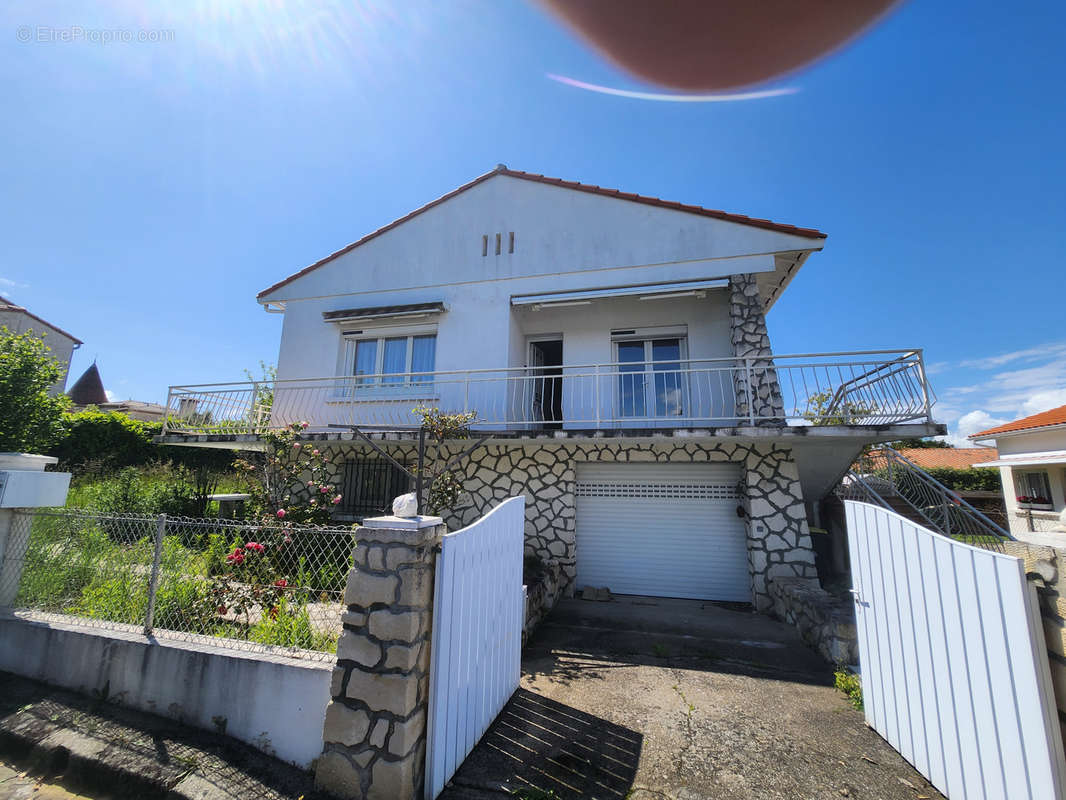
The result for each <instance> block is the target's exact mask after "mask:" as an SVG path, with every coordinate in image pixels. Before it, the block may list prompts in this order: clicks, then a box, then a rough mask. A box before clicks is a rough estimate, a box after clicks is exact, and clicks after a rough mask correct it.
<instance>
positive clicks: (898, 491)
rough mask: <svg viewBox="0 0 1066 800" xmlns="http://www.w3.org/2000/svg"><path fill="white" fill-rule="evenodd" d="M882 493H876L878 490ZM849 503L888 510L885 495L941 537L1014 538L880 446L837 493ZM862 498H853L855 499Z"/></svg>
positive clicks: (979, 540) (986, 540)
mask: <svg viewBox="0 0 1066 800" xmlns="http://www.w3.org/2000/svg"><path fill="white" fill-rule="evenodd" d="M879 485H880V486H881V487H882V488H881V490H880V491H878V488H877V487H878V486H879ZM837 493H838V495H840V496H842V497H847V498H849V499H863V500H867V501H869V500H871V499H872V500H874V501H876V502H877V503H878V504H879V505H881V506H884V507H886V508H890V509H891V505H890V503H889V502H888V500H887V499H885V496H884V495H888V496H889V497H898V498H899V499H900V500H902V501H903V502H904V503H905V504H906V505H907V506H908V507H909V508H911V509H913V510H914V512H915V513H916V514H917V515H918V516H919V517H921V518H922V519H923V520H925V522H926V524H927V525H928V527H929V528H930V529H932V530H934V531H936V532H938V533H941V534H943V535H944V536H949V537H951V538H954V539H961V540H963V541H972V542H975V543H982V544H985V543H995V542H1001V541H1003V540H1005V539H1007V540H1010V539H1013V538H1014V537H1013V536H1011V535H1010V533H1009V532H1007V531H1005V530H1004V529H1003V528H1001V527H1000V526H999V525H997V524H996V523H995V522H993V521H992V520H990V519H989V518H988V517H987V516H985V515H984V514H982V513H981V512H980V511H978V510H977V509H976V508H974V507H973V506H972V505H970V504H969V503H967V502H966V501H965V500H963V499H962V497H960V496H959V495H958V494H957V493H955V492H953V491H952V490H951V489H949V488H948V487H946V486H944V484H942V483H941V482H940V481H938V480H937V479H936V478H934V477H933V476H932V475H930V474H929V473H928V472H926V471H925V470H923V469H922V468H921V467H919V466H918V465H917V464H915V463H914V462H913V461H911V460H910V459H909V458H907V457H906V456H904V455H903V454H902V453H900V452H898V451H897V450H894V449H893V448H891V447H889V446H888V445H881V446H879V447H876V448H874V449H872V450H870V451H869V452H867V453H864V454H863V455H861V456H860V457H859V458H858V459H857V460H856V462H855V464H854V465H852V468H851V470H850V471H849V472H848V474H847V476H846V478H845V479H844V481H842V482H841V484H840V487H838V490H837ZM857 494H859V495H863V496H862V497H856V496H855V495H857Z"/></svg>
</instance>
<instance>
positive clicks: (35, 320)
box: [0, 297, 82, 394]
mask: <svg viewBox="0 0 1066 800" xmlns="http://www.w3.org/2000/svg"><path fill="white" fill-rule="evenodd" d="M0 326H5V327H6V328H7V329H8V330H9V331H11V332H12V333H26V332H27V331H33V332H34V333H36V334H38V335H39V336H40V337H41V338H42V339H43V340H44V343H45V344H47V345H48V346H49V347H50V348H51V349H52V353H51V355H52V357H53V358H55V359H56V360H57V361H59V363H60V365H62V368H63V377H62V378H60V379H59V380H58V381H57V382H56V383H55V384H54V385H53V386H52V389H51V392H52V394H59V393H60V392H62V391H63V387H64V386H66V384H67V373H69V372H70V359H71V357H72V356H73V355H74V351H75V350H77V349H78V348H79V347H81V345H82V341H81V339H76V338H75V337H73V336H71V335H70V334H69V333H67V332H66V331H65V330H63V329H62V328H57V327H56V326H55V325H53V324H52V323H51V322H46V321H45V320H43V319H41V318H40V317H38V316H37V315H36V314H34V313H32V312H30V311H28V310H27V309H25V308H23V307H22V306H20V305H15V303H13V302H11V300H9V299H8V298H6V297H0Z"/></svg>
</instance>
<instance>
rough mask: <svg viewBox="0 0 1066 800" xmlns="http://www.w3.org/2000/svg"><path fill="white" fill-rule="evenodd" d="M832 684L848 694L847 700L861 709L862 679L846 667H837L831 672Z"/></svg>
mask: <svg viewBox="0 0 1066 800" xmlns="http://www.w3.org/2000/svg"><path fill="white" fill-rule="evenodd" d="M833 683H834V685H835V686H836V687H837V688H838V689H839V690H840V691H842V692H843V693H844V694H846V695H847V696H848V702H849V703H851V705H852V706H853V707H854V708H857V709H859V711H862V680H861V679H860V678H859V676H858V675H856V674H855V673H854V672H852V671H851V670H849V669H847V668H846V667H839V668H838V669H837V671H836V672H834V673H833Z"/></svg>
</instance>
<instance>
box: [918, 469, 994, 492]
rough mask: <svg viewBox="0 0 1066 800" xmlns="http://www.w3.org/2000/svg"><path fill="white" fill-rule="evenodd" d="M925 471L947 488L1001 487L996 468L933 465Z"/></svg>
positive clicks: (962, 489)
mask: <svg viewBox="0 0 1066 800" xmlns="http://www.w3.org/2000/svg"><path fill="white" fill-rule="evenodd" d="M926 472H928V473H929V474H930V475H932V476H933V477H934V478H936V479H937V480H938V481H940V482H941V483H942V484H944V485H945V486H947V487H948V488H949V489H954V490H956V491H959V492H966V491H981V492H998V491H1000V490H1001V488H1002V484H1001V483H1000V480H999V470H998V469H986V468H981V467H968V468H967V469H952V468H951V467H934V468H932V469H927V470H926Z"/></svg>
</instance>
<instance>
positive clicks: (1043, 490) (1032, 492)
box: [1025, 472, 1051, 503]
mask: <svg viewBox="0 0 1066 800" xmlns="http://www.w3.org/2000/svg"><path fill="white" fill-rule="evenodd" d="M1025 491H1026V494H1028V495H1029V496H1030V497H1036V498H1040V499H1041V500H1043V501H1045V502H1049V503H1050V502H1051V485H1050V483H1049V482H1048V478H1047V473H1046V472H1027V473H1025Z"/></svg>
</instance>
